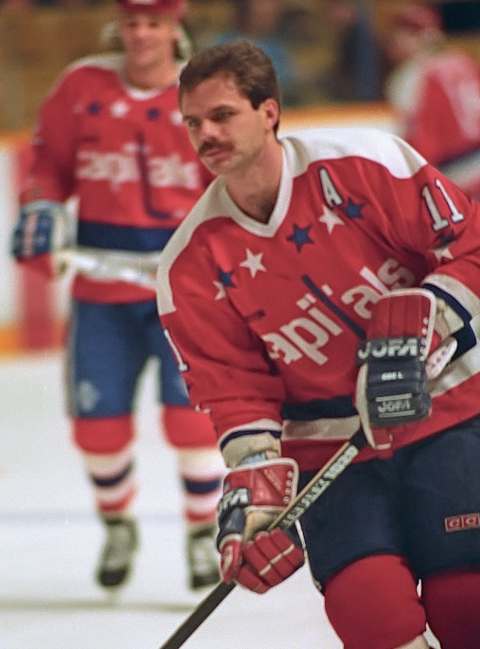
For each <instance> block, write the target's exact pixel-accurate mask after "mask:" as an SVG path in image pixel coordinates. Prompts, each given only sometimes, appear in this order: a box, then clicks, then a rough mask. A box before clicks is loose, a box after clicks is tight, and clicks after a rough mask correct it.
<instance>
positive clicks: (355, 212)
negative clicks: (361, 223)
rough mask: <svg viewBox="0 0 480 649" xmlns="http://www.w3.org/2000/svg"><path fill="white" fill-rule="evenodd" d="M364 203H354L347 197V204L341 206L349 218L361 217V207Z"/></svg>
mask: <svg viewBox="0 0 480 649" xmlns="http://www.w3.org/2000/svg"><path fill="white" fill-rule="evenodd" d="M364 205H365V203H354V202H353V201H352V199H351V198H349V199H348V201H347V205H346V206H345V207H344V208H342V209H343V211H344V212H345V214H346V215H347V216H348V218H349V219H363V214H362V209H363V207H364Z"/></svg>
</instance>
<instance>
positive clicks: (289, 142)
mask: <svg viewBox="0 0 480 649" xmlns="http://www.w3.org/2000/svg"><path fill="white" fill-rule="evenodd" d="M281 142H282V143H283V145H284V147H285V149H286V151H287V156H288V157H289V167H290V168H291V169H292V173H293V175H294V176H298V175H301V174H302V173H304V172H305V171H306V169H307V167H308V166H309V165H310V164H312V163H313V162H316V161H319V160H325V161H327V160H338V159H341V158H347V157H352V156H353V157H358V158H364V159H366V160H370V161H372V162H378V163H379V164H381V165H382V166H384V167H385V168H386V169H387V170H388V171H389V172H390V173H391V174H392V176H395V177H396V178H409V177H411V176H413V175H414V174H415V173H416V172H417V171H418V170H419V169H420V168H421V167H423V166H424V165H425V164H426V160H425V158H423V157H422V156H421V155H420V154H419V153H418V152H417V151H415V149H413V148H412V147H411V146H410V145H409V144H407V142H405V141H404V140H402V139H401V138H399V137H398V136H397V135H394V134H393V133H388V132H386V131H382V130H380V129H374V128H318V129H304V130H301V131H296V132H295V131H292V132H291V133H289V134H288V135H286V136H285V137H283V138H281Z"/></svg>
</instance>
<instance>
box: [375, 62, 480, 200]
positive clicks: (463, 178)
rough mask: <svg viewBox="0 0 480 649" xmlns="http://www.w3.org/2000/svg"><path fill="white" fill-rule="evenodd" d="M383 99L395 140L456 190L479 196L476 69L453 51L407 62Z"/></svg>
mask: <svg viewBox="0 0 480 649" xmlns="http://www.w3.org/2000/svg"><path fill="white" fill-rule="evenodd" d="M386 90H387V97H388V99H389V100H390V102H391V103H392V105H393V107H394V108H395V109H396V111H397V113H398V118H399V125H400V135H401V136H402V137H403V138H404V139H405V140H407V142H409V143H410V144H411V145H412V146H413V147H414V148H416V149H417V150H418V151H419V152H420V153H421V154H422V155H424V156H425V157H426V158H427V160H428V161H429V162H430V163H431V164H433V165H435V166H437V167H438V166H440V168H441V169H442V171H443V173H445V174H446V175H448V176H449V178H451V179H452V180H454V182H455V183H456V184H458V185H459V186H460V187H461V188H462V189H464V190H465V191H468V192H469V193H470V194H472V195H475V196H476V197H477V198H478V197H479V196H480V171H479V169H480V67H479V65H478V63H477V62H476V61H474V60H473V59H472V58H470V57H469V56H467V55H466V54H463V53H462V52H457V51H454V50H450V51H445V52H443V53H441V54H439V53H434V54H426V55H422V56H419V57H417V58H414V59H412V60H410V61H407V62H406V63H404V64H403V65H401V66H399V67H398V68H397V70H395V72H394V73H393V74H392V76H391V78H390V80H389V82H388V84H387V89H386Z"/></svg>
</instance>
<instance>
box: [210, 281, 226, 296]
mask: <svg viewBox="0 0 480 649" xmlns="http://www.w3.org/2000/svg"><path fill="white" fill-rule="evenodd" d="M213 285H214V286H215V288H216V289H217V294H216V295H215V300H223V298H225V297H227V291H226V290H225V286H224V285H223V284H222V283H221V282H216V281H214V282H213Z"/></svg>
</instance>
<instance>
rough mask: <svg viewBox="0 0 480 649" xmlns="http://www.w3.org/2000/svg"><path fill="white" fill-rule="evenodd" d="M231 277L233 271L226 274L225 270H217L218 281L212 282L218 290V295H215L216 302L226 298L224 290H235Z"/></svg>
mask: <svg viewBox="0 0 480 649" xmlns="http://www.w3.org/2000/svg"><path fill="white" fill-rule="evenodd" d="M232 275H233V270H231V271H230V272H228V271H226V270H222V269H221V268H219V269H218V280H216V281H214V282H213V284H214V286H215V288H216V289H217V290H218V293H217V294H216V295H215V299H216V300H221V299H222V298H224V297H226V295H227V292H226V291H225V289H226V288H236V284H235V282H234V281H233V279H232Z"/></svg>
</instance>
